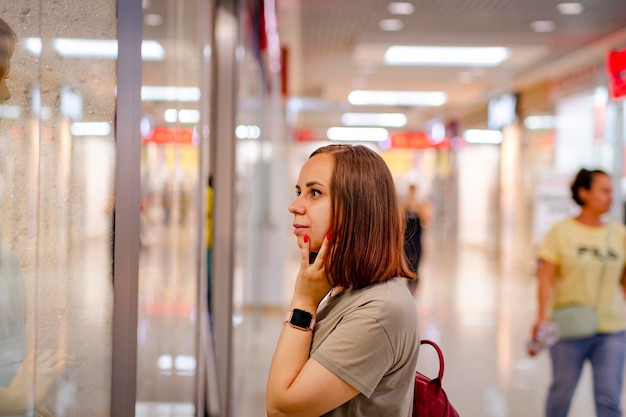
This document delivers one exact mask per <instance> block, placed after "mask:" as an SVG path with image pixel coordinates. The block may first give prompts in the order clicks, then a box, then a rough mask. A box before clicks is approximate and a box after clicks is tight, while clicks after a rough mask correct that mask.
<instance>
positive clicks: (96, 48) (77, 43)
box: [23, 38, 165, 61]
mask: <svg viewBox="0 0 626 417" xmlns="http://www.w3.org/2000/svg"><path fill="white" fill-rule="evenodd" d="M23 42H24V47H25V48H26V49H27V50H28V51H29V52H30V53H31V54H33V55H36V56H39V55H41V49H42V44H41V38H25V39H24V41H23ZM52 48H54V50H55V51H56V52H57V53H58V54H59V55H61V56H63V57H68V58H104V59H115V58H117V40H115V39H70V38H55V39H52ZM141 57H142V58H143V59H144V60H145V61H162V60H163V58H164V57H165V50H164V49H163V46H161V44H160V43H159V42H157V41H151V40H146V41H143V42H142V43H141Z"/></svg>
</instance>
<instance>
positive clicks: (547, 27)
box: [530, 20, 554, 33]
mask: <svg viewBox="0 0 626 417" xmlns="http://www.w3.org/2000/svg"><path fill="white" fill-rule="evenodd" d="M530 27H531V28H532V30H534V31H535V32H537V33H549V32H553V31H554V22H553V21H551V20H535V21H534V22H532V23H531V24H530Z"/></svg>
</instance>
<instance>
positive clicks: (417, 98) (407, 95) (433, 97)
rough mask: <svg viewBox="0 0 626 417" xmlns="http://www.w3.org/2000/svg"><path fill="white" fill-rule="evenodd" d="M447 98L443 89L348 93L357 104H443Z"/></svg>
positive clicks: (356, 91)
mask: <svg viewBox="0 0 626 417" xmlns="http://www.w3.org/2000/svg"><path fill="white" fill-rule="evenodd" d="M447 98H448V97H447V95H446V93H444V92H442V91H378V90H354V91H352V92H351V93H350V94H349V95H348V101H349V102H350V104H352V105H355V106H366V105H372V106H376V105H379V106H442V105H443V104H444V103H445V102H446V100H447Z"/></svg>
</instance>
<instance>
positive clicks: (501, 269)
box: [234, 243, 595, 417]
mask: <svg viewBox="0 0 626 417" xmlns="http://www.w3.org/2000/svg"><path fill="white" fill-rule="evenodd" d="M296 268H297V265H290V266H289V267H288V270H290V271H295V269H296ZM531 269H532V267H530V266H529V265H522V266H520V265H515V264H514V262H513V261H510V260H498V258H497V257H496V256H494V255H492V254H489V253H486V252H484V251H482V250H480V249H472V248H463V247H454V246H451V245H443V244H439V245H437V244H433V243H430V244H429V246H428V252H427V254H426V257H425V261H424V265H423V270H422V274H421V275H422V279H421V281H420V284H419V286H418V289H417V292H416V294H415V302H416V308H417V309H418V313H419V318H420V329H421V333H422V337H423V338H428V339H433V340H435V341H437V342H438V343H439V344H440V346H441V348H442V349H443V352H444V355H445V361H446V362H445V365H446V366H445V375H444V388H445V389H446V391H447V393H448V395H449V397H450V399H451V401H452V402H453V404H454V405H455V407H456V408H457V409H458V411H459V412H460V414H461V415H462V416H463V417H534V416H537V417H540V416H543V412H542V409H543V404H544V401H545V395H546V391H547V387H548V383H549V377H550V369H549V366H550V362H549V358H548V356H547V353H546V352H542V354H540V355H539V356H537V357H534V358H531V357H529V356H528V355H527V354H526V350H525V343H526V341H527V338H528V335H529V331H530V326H531V324H532V321H533V319H534V314H535V306H536V301H535V292H536V283H535V279H534V277H533V276H532V273H531ZM292 276H295V275H292ZM253 321H255V322H253ZM281 321H282V313H279V312H273V313H265V314H263V315H262V318H259V317H257V318H255V319H250V318H247V316H246V315H244V319H243V321H242V323H241V324H240V325H239V327H238V328H237V331H236V334H237V338H238V339H237V342H236V355H237V358H238V360H237V364H236V368H235V369H236V378H235V386H236V388H235V398H236V399H241V401H240V400H236V401H235V414H234V415H235V416H237V417H262V416H264V415H265V405H264V404H265V402H264V395H265V381H266V378H267V371H268V367H269V361H270V359H271V356H272V353H273V348H274V345H275V343H276V340H277V337H278V333H279V331H280V328H281ZM418 368H419V369H420V370H421V371H422V372H424V373H426V374H428V375H435V374H436V372H437V359H436V355H435V353H434V351H432V350H429V348H427V347H426V348H424V349H423V350H422V351H421V353H420V359H419V362H418ZM591 390H592V388H591V381H590V373H589V369H588V368H585V370H584V373H583V378H582V380H581V382H580V383H579V386H578V389H577V392H576V394H575V400H574V403H573V405H572V408H571V411H570V414H569V416H570V417H590V416H594V415H595V414H594V409H593V399H592V394H591Z"/></svg>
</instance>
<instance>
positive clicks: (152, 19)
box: [143, 13, 163, 26]
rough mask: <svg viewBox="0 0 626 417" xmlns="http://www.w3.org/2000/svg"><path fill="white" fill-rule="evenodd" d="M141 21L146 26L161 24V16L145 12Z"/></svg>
mask: <svg viewBox="0 0 626 417" xmlns="http://www.w3.org/2000/svg"><path fill="white" fill-rule="evenodd" d="M143 23H145V24H146V26H161V25H162V24H163V16H161V15H160V14H154V13H150V14H147V15H145V16H144V17H143Z"/></svg>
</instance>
